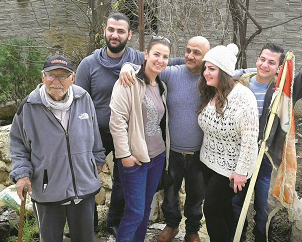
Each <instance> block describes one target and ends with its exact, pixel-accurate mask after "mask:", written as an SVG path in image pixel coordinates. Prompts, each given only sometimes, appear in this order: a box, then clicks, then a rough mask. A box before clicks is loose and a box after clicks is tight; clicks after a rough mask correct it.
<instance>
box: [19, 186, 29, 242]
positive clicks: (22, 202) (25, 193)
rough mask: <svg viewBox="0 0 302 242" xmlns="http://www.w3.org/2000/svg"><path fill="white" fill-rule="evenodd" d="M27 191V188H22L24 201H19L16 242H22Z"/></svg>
mask: <svg viewBox="0 0 302 242" xmlns="http://www.w3.org/2000/svg"><path fill="white" fill-rule="evenodd" d="M27 191H28V188H27V187H24V188H23V191H22V195H23V198H24V200H23V201H21V207H20V220H19V230H18V242H22V235H23V225H24V215H25V204H26V195H27Z"/></svg>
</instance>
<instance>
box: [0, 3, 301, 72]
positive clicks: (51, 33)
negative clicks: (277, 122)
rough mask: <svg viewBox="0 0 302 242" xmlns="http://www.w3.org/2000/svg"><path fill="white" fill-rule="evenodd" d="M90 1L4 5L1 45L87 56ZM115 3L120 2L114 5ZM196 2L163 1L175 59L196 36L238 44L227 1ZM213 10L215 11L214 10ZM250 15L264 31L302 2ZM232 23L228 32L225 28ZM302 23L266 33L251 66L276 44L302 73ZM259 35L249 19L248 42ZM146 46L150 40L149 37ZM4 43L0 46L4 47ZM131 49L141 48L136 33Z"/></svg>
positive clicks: (164, 27) (252, 48) (255, 6)
mask: <svg viewBox="0 0 302 242" xmlns="http://www.w3.org/2000/svg"><path fill="white" fill-rule="evenodd" d="M84 2H85V1H83V2H82V3H81V1H77V4H78V5H75V4H74V1H73V2H72V1H70V0H66V1H59V0H49V1H32V0H4V1H1V2H0V36H1V40H3V39H5V38H8V37H11V36H18V37H23V38H26V37H31V38H34V39H35V40H37V41H38V43H40V44H41V46H46V47H48V48H50V49H51V50H52V51H55V50H57V51H60V52H64V53H66V55H68V56H70V57H73V58H76V59H81V57H83V56H85V55H87V53H86V52H87V49H88V48H87V47H88V43H89V34H90V33H89V24H90V23H89V19H88V18H87V16H89V14H90V13H89V9H87V4H84ZM112 2H114V1H112ZM192 2H193V3H190V4H191V5H190V4H189V2H187V1H181V0H175V1H157V3H158V15H159V18H160V19H161V20H162V21H159V22H158V23H159V26H158V29H159V33H158V34H160V35H166V36H168V37H169V38H171V39H172V40H173V43H174V44H173V51H172V53H173V55H174V56H182V55H183V53H184V47H185V45H186V41H187V40H188V39H189V38H190V37H192V36H194V35H203V36H205V37H207V38H208V39H209V40H210V42H211V45H212V46H215V45H217V44H221V41H222V40H223V39H224V43H225V44H227V43H229V42H231V40H232V35H231V33H232V29H233V27H232V22H231V18H230V16H228V15H227V11H226V1H224V0H216V1H204V0H195V1H192ZM209 6H210V7H209ZM249 11H250V13H251V15H252V16H253V17H255V18H256V20H257V21H259V23H260V24H261V26H262V27H264V28H265V27H267V26H271V25H274V24H277V23H280V22H284V21H286V20H288V19H290V18H293V17H296V16H299V15H301V12H302V1H301V0H286V1H284V0H269V1H268V0H255V1H250V8H249ZM226 23H228V24H227V30H226V31H224V26H225V24H226ZM301 27H302V20H301V18H299V19H296V20H294V21H291V22H288V23H286V24H285V25H282V26H279V27H275V28H272V29H265V30H263V31H262V33H261V34H260V35H258V36H257V37H256V38H255V39H254V40H253V41H252V42H251V44H250V45H249V47H248V52H247V56H248V66H254V65H255V61H256V57H257V55H258V54H259V51H260V49H261V47H262V46H263V44H264V43H266V42H268V41H271V42H275V43H278V44H280V45H282V46H283V47H284V48H285V49H286V50H292V51H293V52H294V54H295V55H296V69H299V70H300V69H302V49H301V48H300V47H301V44H302V32H301ZM254 31H255V25H254V24H253V23H252V22H251V21H250V20H249V21H248V31H247V37H248V36H250V35H251V33H253V32H254ZM145 39H146V42H148V41H149V39H150V36H146V38H145ZM1 40H0V43H1ZM129 44H130V46H133V47H136V48H137V47H138V34H137V33H135V34H134V36H133V38H132V40H131V41H130V43H129Z"/></svg>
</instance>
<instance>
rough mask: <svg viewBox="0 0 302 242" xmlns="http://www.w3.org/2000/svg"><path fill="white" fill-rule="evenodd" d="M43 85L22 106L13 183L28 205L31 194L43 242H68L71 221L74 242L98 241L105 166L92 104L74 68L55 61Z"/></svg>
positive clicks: (13, 144)
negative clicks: (97, 203) (96, 221)
mask: <svg viewBox="0 0 302 242" xmlns="http://www.w3.org/2000/svg"><path fill="white" fill-rule="evenodd" d="M41 77H42V82H43V83H42V84H39V85H38V86H37V88H36V89H35V90H34V91H32V92H31V93H30V94H29V96H28V97H27V98H25V100H24V101H23V102H22V103H21V105H20V107H19V109H18V111H17V113H16V115H15V117H14V120H13V124H12V128H11V132H10V150H11V158H12V162H13V167H12V172H11V173H10V178H11V179H12V180H13V181H14V182H16V183H17V184H16V188H17V193H18V195H19V197H20V198H21V200H23V199H24V198H23V195H22V191H23V189H24V187H27V188H28V189H29V192H30V193H31V198H32V201H33V207H34V213H35V215H36V218H37V221H38V226H39V232H40V241H42V242H60V241H63V230H64V226H65V223H66V220H67V223H68V226H69V229H70V236H71V240H72V241H73V242H93V241H94V233H93V215H94V197H95V194H96V193H98V191H99V190H100V186H101V184H100V181H99V177H98V173H99V172H100V171H101V170H102V166H103V164H104V162H105V153H104V148H103V145H102V142H101V137H100V134H99V129H98V124H97V118H96V114H95V109H94V105H93V102H92V100H91V98H90V96H89V94H88V93H87V92H86V91H85V90H84V89H82V88H81V87H78V86H76V85H73V82H74V78H75V75H74V72H73V69H72V66H71V63H70V61H69V60H68V59H66V58H65V57H63V56H52V57H50V58H48V59H47V60H46V62H45V63H44V69H43V71H42V74H41Z"/></svg>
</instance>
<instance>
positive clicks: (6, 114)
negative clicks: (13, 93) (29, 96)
mask: <svg viewBox="0 0 302 242" xmlns="http://www.w3.org/2000/svg"><path fill="white" fill-rule="evenodd" d="M16 111H17V105H16V103H15V102H13V101H10V102H7V103H4V104H0V119H11V117H14V115H15V113H16Z"/></svg>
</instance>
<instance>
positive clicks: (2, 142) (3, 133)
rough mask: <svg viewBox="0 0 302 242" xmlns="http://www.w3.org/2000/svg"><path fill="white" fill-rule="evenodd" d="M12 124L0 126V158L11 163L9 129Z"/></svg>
mask: <svg viewBox="0 0 302 242" xmlns="http://www.w3.org/2000/svg"><path fill="white" fill-rule="evenodd" d="M10 128H11V125H7V126H2V127H0V160H2V161H4V162H5V163H10V162H11V160H10V156H9V131H10Z"/></svg>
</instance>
